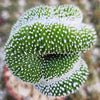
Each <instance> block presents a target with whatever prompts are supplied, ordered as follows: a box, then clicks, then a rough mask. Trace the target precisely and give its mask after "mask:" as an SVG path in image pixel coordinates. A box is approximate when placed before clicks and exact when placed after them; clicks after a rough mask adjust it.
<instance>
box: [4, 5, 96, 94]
mask: <svg viewBox="0 0 100 100" xmlns="http://www.w3.org/2000/svg"><path fill="white" fill-rule="evenodd" d="M94 42H95V31H94V29H93V28H92V27H90V26H88V25H86V24H84V23H82V13H81V11H80V10H79V9H78V8H77V7H75V6H72V5H62V6H56V7H51V6H40V7H35V8H32V9H30V10H28V11H27V12H26V13H24V14H23V15H22V16H21V17H20V19H19V20H18V21H17V23H16V24H15V25H14V26H13V28H12V30H11V34H10V37H9V39H8V41H7V43H6V46H5V54H6V57H5V60H6V63H7V64H8V67H9V69H10V70H11V71H12V73H13V74H14V75H15V76H16V77H18V78H19V79H21V80H23V81H26V82H31V83H33V84H34V86H35V87H36V88H37V89H38V90H39V91H40V92H41V93H43V94H45V95H49V96H62V95H66V94H67V95H68V94H70V93H73V92H74V91H75V90H76V89H77V88H78V87H79V86H80V85H81V84H82V83H83V82H84V80H85V79H86V76H87V72H88V71H87V65H86V64H85V62H84V61H83V60H82V58H81V57H79V53H80V52H82V51H85V50H88V49H89V48H90V47H91V46H92V45H93V44H94Z"/></svg>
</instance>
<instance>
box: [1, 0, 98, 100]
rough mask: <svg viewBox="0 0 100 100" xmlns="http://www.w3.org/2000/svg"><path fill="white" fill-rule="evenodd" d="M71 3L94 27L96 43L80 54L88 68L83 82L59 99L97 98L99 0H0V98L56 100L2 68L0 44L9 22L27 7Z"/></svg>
mask: <svg viewBox="0 0 100 100" xmlns="http://www.w3.org/2000/svg"><path fill="white" fill-rule="evenodd" d="M62 4H74V5H76V6H78V7H79V8H80V9H81V10H82V12H83V15H84V19H83V22H84V23H87V24H90V25H92V26H94V27H95V30H96V33H97V42H96V44H95V45H94V46H93V48H92V49H91V50H89V51H87V52H86V53H83V54H82V57H83V59H84V60H85V61H86V63H87V64H88V67H89V76H88V79H87V81H86V82H85V84H84V85H83V86H82V87H81V88H80V89H79V91H77V92H76V93H74V94H71V95H69V96H67V97H65V98H63V97H62V98H58V99H59V100H63V99H64V100H100V0H0V100H57V98H49V97H46V96H43V95H41V94H40V93H39V92H38V91H37V90H35V89H34V87H33V86H32V84H28V83H24V82H22V81H19V80H17V79H16V78H15V77H14V76H13V75H12V74H11V73H10V72H9V71H8V69H7V68H6V67H5V62H4V45H5V43H6V41H7V39H8V37H9V33H10V30H11V27H12V25H13V24H14V23H15V22H16V21H17V19H18V18H19V17H20V16H21V15H22V14H23V13H24V12H25V11H26V10H27V9H29V8H31V7H34V6H39V5H62Z"/></svg>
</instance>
